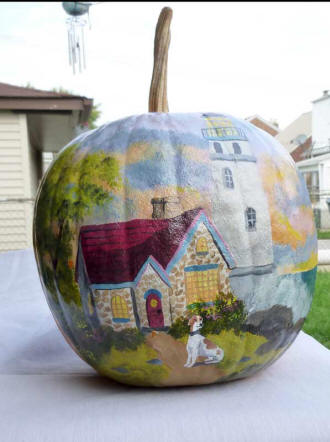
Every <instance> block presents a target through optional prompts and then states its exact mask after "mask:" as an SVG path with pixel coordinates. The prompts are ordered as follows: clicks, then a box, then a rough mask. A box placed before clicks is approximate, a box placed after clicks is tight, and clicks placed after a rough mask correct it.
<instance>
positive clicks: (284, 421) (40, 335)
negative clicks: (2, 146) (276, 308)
mask: <svg viewBox="0 0 330 442" xmlns="http://www.w3.org/2000/svg"><path fill="white" fill-rule="evenodd" d="M0 281H1V286H0V441H1V442H2V441H3V442H23V441H24V442H46V441H47V442H48V441H49V442H57V441H58V442H85V441H86V442H103V441H106V442H109V441H113V442H122V441H125V442H130V441H132V442H133V441H134V442H140V441H141V442H142V441H143V442H149V441H150V442H151V441H153V442H163V441H166V442H176V441H180V442H183V441H187V442H188V441H189V442H199V441H200V442H202V441H203V442H206V441H207V442H213V441H214V442H215V441H216V442H222V441H224V442H227V441H228V442H229V441H230V442H232V441H235V442H236V441H237V442H245V441H253V442H258V441H260V442H261V441H262V442H270V441H272V442H273V441H274V442H282V441H288V442H289V441H290V442H293V441H294V442H296V441H297V442H304V441H306V442H314V441H319V442H327V441H330V351H329V350H327V349H326V348H325V347H323V346H322V345H321V344H319V343H318V342H317V341H316V340H314V339H313V338H312V337H310V336H308V335H306V334H305V333H303V332H301V333H300V334H299V335H298V337H297V339H296V341H295V342H294V343H293V345H292V346H291V347H290V349H289V350H288V351H287V352H286V353H285V354H284V355H283V356H282V357H281V358H280V359H279V360H278V361H277V362H275V363H274V364H273V365H272V366H271V367H269V368H267V369H266V370H264V371H262V372H260V373H259V374H257V375H255V376H253V377H251V378H247V379H244V380H239V381H235V382H230V383H227V384H218V385H210V386H205V387H189V388H170V389H142V388H133V387H128V386H123V385H120V384H117V383H115V382H112V381H110V380H107V379H105V378H102V377H100V376H98V375H97V374H95V372H94V371H93V369H91V368H90V367H89V366H88V365H86V364H85V363H84V362H83V361H81V360H80V359H79V358H78V356H77V355H76V354H75V353H74V352H73V351H72V349H71V348H70V347H69V346H68V344H67V343H66V342H65V340H64V338H63V337H62V335H61V334H60V332H59V331H58V329H57V327H56V325H55V322H54V320H53V318H52V316H51V313H50V311H49V309H48V306H47V304H46V301H45V298H44V295H43V293H42V289H41V286H40V282H39V279H38V275H37V270H36V265H35V262H34V257H33V253H32V250H25V251H17V252H9V253H2V254H0ZM329 314H330V313H329Z"/></svg>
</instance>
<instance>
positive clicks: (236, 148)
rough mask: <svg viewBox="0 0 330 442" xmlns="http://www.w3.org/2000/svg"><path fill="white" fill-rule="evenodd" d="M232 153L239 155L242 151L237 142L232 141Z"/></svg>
mask: <svg viewBox="0 0 330 442" xmlns="http://www.w3.org/2000/svg"><path fill="white" fill-rule="evenodd" d="M233 149H234V153H236V154H237V155H240V154H241V153H242V149H241V146H240V145H239V144H238V143H233Z"/></svg>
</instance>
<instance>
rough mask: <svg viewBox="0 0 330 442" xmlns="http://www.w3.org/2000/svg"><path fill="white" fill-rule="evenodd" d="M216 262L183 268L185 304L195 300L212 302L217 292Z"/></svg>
mask: <svg viewBox="0 0 330 442" xmlns="http://www.w3.org/2000/svg"><path fill="white" fill-rule="evenodd" d="M218 275H219V272H218V265H217V264H208V265H205V266H190V267H186V268H185V288H186V300H187V305H190V304H194V303H196V302H212V301H214V300H215V299H216V297H217V295H218V293H219V279H218V278H219V276H218Z"/></svg>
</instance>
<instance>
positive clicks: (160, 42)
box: [149, 7, 173, 112]
mask: <svg viewBox="0 0 330 442" xmlns="http://www.w3.org/2000/svg"><path fill="white" fill-rule="evenodd" d="M172 15H173V11H172V9H171V8H168V7H165V8H163V9H162V11H161V13H160V15H159V18H158V22H157V27H156V33H155V42H154V69H153V72H152V79H151V85H150V92H149V112H168V102H167V58H168V47H169V45H170V39H171V33H170V24H171V20H172Z"/></svg>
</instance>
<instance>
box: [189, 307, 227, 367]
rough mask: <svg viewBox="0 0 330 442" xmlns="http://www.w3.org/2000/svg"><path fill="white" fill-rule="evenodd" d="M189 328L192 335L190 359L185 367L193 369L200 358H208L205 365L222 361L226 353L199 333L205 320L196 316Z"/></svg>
mask: <svg viewBox="0 0 330 442" xmlns="http://www.w3.org/2000/svg"><path fill="white" fill-rule="evenodd" d="M189 326H190V333H189V338H188V342H187V352H188V359H187V362H186V363H185V365H184V366H185V367H192V366H193V365H194V364H195V363H196V360H197V358H198V356H204V357H207V359H205V360H204V361H203V363H204V364H216V363H217V362H220V361H222V359H223V356H224V351H223V350H222V349H221V348H220V347H218V346H217V345H216V344H214V343H213V342H212V341H210V340H209V339H206V338H205V337H204V336H202V335H201V334H200V332H199V330H200V329H201V328H202V326H203V318H202V317H201V316H198V315H194V316H193V317H192V318H191V319H190V321H189Z"/></svg>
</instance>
